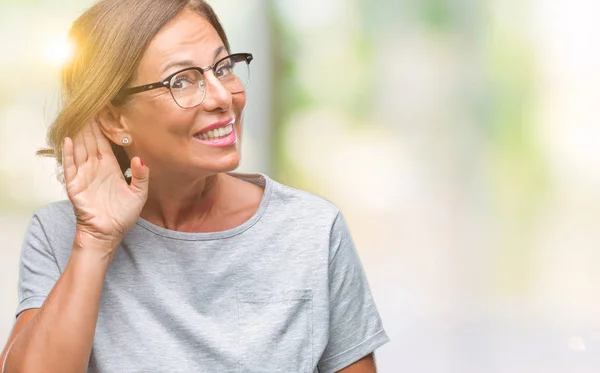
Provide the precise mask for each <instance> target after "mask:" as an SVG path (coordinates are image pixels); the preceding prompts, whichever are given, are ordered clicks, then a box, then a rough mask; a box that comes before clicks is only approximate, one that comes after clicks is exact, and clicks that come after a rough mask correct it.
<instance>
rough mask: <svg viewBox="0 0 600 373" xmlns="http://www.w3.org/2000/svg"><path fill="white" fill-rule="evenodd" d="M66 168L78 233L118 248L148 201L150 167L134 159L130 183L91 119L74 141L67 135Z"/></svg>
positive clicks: (64, 154) (66, 180) (106, 141)
mask: <svg viewBox="0 0 600 373" xmlns="http://www.w3.org/2000/svg"><path fill="white" fill-rule="evenodd" d="M62 163H63V169H64V177H65V186H66V189H67V194H68V196H69V199H70V200H71V203H72V204H73V209H74V211H75V217H76V219H77V233H78V234H84V235H86V236H89V237H91V238H92V239H93V240H95V241H97V242H101V243H103V244H106V245H108V246H109V247H111V248H112V249H115V248H116V247H117V246H118V244H119V243H120V242H121V240H122V239H123V236H124V235H125V233H126V232H127V230H129V228H131V226H133V225H134V224H135V222H136V220H137V218H138V217H139V215H140V212H141V211H142V208H143V207H144V204H145V203H146V198H147V196H148V181H149V177H150V170H149V169H148V167H146V166H144V164H143V163H142V161H141V160H140V158H138V157H134V158H133V159H132V160H131V173H132V179H131V184H127V181H126V180H125V177H124V176H123V174H122V172H121V169H120V167H119V163H118V162H117V159H116V157H115V155H114V153H113V151H112V148H111V146H110V143H109V141H108V139H107V138H106V137H105V136H104V134H103V133H102V131H101V130H100V128H99V126H98V124H97V123H96V122H95V121H92V122H91V123H90V124H88V125H87V126H86V127H85V128H84V129H83V130H82V131H81V132H80V133H79V134H78V135H77V136H76V137H75V140H74V141H73V140H72V139H71V138H68V137H67V138H65V141H64V146H63V159H62Z"/></svg>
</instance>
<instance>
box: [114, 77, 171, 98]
mask: <svg viewBox="0 0 600 373" xmlns="http://www.w3.org/2000/svg"><path fill="white" fill-rule="evenodd" d="M168 86H169V81H168V80H165V81H163V82H156V83H150V84H145V85H141V86H139V87H133V88H125V89H123V90H122V91H121V93H122V94H124V95H132V94H135V93H140V92H145V91H149V90H151V89H157V88H163V87H168Z"/></svg>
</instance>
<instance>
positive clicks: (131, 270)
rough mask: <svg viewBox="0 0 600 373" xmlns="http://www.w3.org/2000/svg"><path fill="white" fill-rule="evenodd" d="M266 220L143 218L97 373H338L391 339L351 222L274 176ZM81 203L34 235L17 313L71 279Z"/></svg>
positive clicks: (98, 352) (35, 227) (97, 355)
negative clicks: (205, 229)
mask: <svg viewBox="0 0 600 373" xmlns="http://www.w3.org/2000/svg"><path fill="white" fill-rule="evenodd" d="M232 175H234V176H236V177H238V178H240V179H243V180H246V181H248V182H252V183H255V184H257V185H260V186H262V187H263V188H264V195H263V198H262V201H261V203H260V206H259V208H258V210H257V211H256V213H255V214H254V216H252V218H250V220H248V221H246V222H245V223H243V224H242V225H240V226H238V227H236V228H233V229H230V230H226V231H222V232H214V233H185V232H177V231H172V230H168V229H165V228H162V227H159V226H156V225H154V224H151V223H150V222H148V221H146V220H144V219H141V218H140V219H139V220H138V222H137V224H136V225H135V226H134V227H133V228H132V229H131V230H130V231H129V232H128V233H127V235H126V236H125V238H124V239H123V241H122V243H121V246H120V247H119V249H118V251H117V253H116V254H115V257H114V259H113V262H112V263H111V266H110V268H109V270H108V273H107V275H106V279H105V281H104V288H103V292H102V298H101V304H100V312H99V316H98V322H97V326H96V334H95V338H94V344H93V349H92V355H91V359H90V365H89V370H88V371H89V372H102V373H104V372H111V373H112V372H144V373H148V372H186V373H187V372H208V373H213V372H219V373H221V372H236V373H240V372H261V373H263V372H282V373H283V372H285V373H290V372H302V373H304V372H306V373H311V372H319V373H329V372H335V371H338V370H340V369H342V368H344V367H346V366H348V365H350V364H351V363H353V362H355V361H357V360H359V359H360V358H362V357H364V356H366V355H368V354H369V353H371V352H372V351H374V350H375V349H376V348H378V347H379V346H381V345H383V344H384V343H386V342H387V341H388V337H387V335H386V333H385V331H384V330H383V326H382V322H381V319H380V317H379V314H378V312H377V309H376V307H375V304H374V302H373V298H372V296H371V292H370V291H369V286H368V284H367V280H366V278H365V275H364V272H363V269H362V266H361V263H360V259H359V257H358V255H357V252H356V249H355V247H354V244H353V242H352V238H351V236H350V233H349V231H348V227H347V226H346V222H345V221H344V218H343V217H342V214H341V213H340V211H339V210H338V208H336V206H335V205H333V204H332V203H330V202H328V201H326V200H324V199H322V198H320V197H317V196H315V195H312V194H310V193H306V192H303V191H299V190H296V189H293V188H290V187H287V186H284V185H282V184H279V183H277V182H275V181H273V180H271V179H270V178H268V177H267V176H265V175H241V174H232ZM74 230H75V217H74V214H73V208H72V206H71V204H70V202H69V201H63V202H57V203H53V204H50V205H48V206H45V207H43V208H42V209H40V210H39V211H38V212H37V213H36V214H35V215H34V217H33V219H32V221H31V224H30V226H29V228H28V231H27V234H26V236H25V240H24V244H23V248H22V253H21V267H20V278H19V300H20V304H19V307H18V310H17V315H18V314H19V313H20V312H22V311H23V310H26V309H29V308H39V307H41V306H42V304H43V302H44V300H45V299H46V296H47V295H48V293H49V292H50V290H51V289H52V287H53V286H54V284H55V283H56V281H57V280H58V277H59V276H60V274H61V273H62V272H63V270H64V269H65V266H66V265H67V261H68V260H69V255H70V251H71V247H72V243H73V237H74Z"/></svg>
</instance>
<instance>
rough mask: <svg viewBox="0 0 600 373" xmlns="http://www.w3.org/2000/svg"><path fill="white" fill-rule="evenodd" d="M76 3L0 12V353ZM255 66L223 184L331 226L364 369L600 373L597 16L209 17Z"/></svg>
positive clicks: (598, 7) (411, 2) (390, 10)
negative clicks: (341, 246) (313, 196)
mask: <svg viewBox="0 0 600 373" xmlns="http://www.w3.org/2000/svg"><path fill="white" fill-rule="evenodd" d="M90 3H91V2H90V1H87V0H86V1H81V0H79V1H75V0H70V1H67V0H53V1H40V0H28V1H16V0H0V76H1V77H2V83H1V84H0V181H1V182H0V237H2V239H3V245H2V246H0V280H1V281H2V282H1V286H0V304H1V306H0V340H5V338H6V336H7V335H8V333H9V331H10V327H11V325H12V321H13V313H14V310H15V309H16V304H17V296H16V283H17V276H18V260H19V258H18V256H19V250H20V244H21V239H22V236H23V233H24V231H25V228H26V226H27V223H28V221H29V219H30V217H31V214H32V213H33V211H35V210H36V209H37V208H39V207H40V206H42V205H44V204H46V203H49V202H51V201H54V200H56V199H63V198H65V194H64V192H63V191H62V189H61V186H60V184H59V183H58V182H56V181H55V174H56V171H55V169H54V163H53V161H51V160H48V159H39V158H36V157H35V155H34V153H35V151H36V150H37V149H38V148H40V147H42V146H43V145H44V143H45V130H46V127H47V125H48V124H49V123H50V122H51V120H52V118H53V116H54V114H55V113H56V110H57V107H58V71H59V67H60V60H61V55H62V45H63V44H62V43H63V41H64V39H65V37H66V34H67V32H68V29H69V27H70V24H71V22H72V21H73V20H74V19H75V18H76V17H77V15H78V14H80V13H81V12H82V11H83V10H84V9H85V8H86V7H87V6H89V4H90ZM210 3H211V4H212V5H213V7H214V8H215V10H216V11H217V13H218V14H219V16H220V17H221V20H222V21H223V23H224V25H225V29H226V30H227V32H228V34H229V36H230V38H231V44H232V47H233V50H234V51H236V52H252V53H254V55H255V60H254V61H253V63H252V82H251V87H250V89H249V98H250V100H249V105H248V109H247V115H246V120H245V126H246V127H245V128H246V129H245V138H244V150H243V154H244V159H243V164H242V167H241V171H248V172H252V171H260V172H266V173H268V174H270V175H271V176H272V177H273V178H275V179H276V180H278V181H281V182H283V183H287V184H289V185H292V186H294V187H297V188H301V189H306V190H309V191H312V192H315V193H318V194H320V195H322V196H324V197H326V198H328V199H330V200H332V201H333V202H335V203H336V204H338V205H339V206H340V207H341V209H342V210H343V211H344V214H345V215H346V217H347V220H348V221H349V224H350V228H351V230H352V233H353V235H354V238H355V241H356V243H357V247H358V249H359V253H360V255H361V258H362V260H363V264H364V267H365V270H366V272H367V275H368V277H369V280H370V283H371V287H372V290H373V293H374V297H375V299H376V301H377V304H378V306H379V309H380V313H381V314H382V317H383V319H384V323H385V326H386V329H387V330H388V333H389V334H390V337H391V338H392V342H391V343H390V344H388V345H386V346H384V347H383V348H381V350H380V351H379V353H378V362H379V367H380V370H381V371H382V372H404V371H407V372H457V373H471V372H473V373H475V372H477V373H479V372H507V373H508V372H510V373H514V372H547V373H553V372H569V373H576V372H598V370H599V369H600V297H598V294H599V291H600V281H599V280H600V274H599V273H598V271H596V268H598V265H599V264H600V251H598V250H597V247H598V242H600V222H599V218H600V198H599V197H600V172H598V171H599V170H600V167H599V166H600V126H599V125H598V123H597V119H596V118H597V107H598V104H597V100H598V97H599V96H598V92H597V87H598V83H600V52H599V51H598V47H597V44H598V43H597V41H596V40H595V35H600V23H599V22H597V20H596V15H597V14H600V12H599V11H600V3H598V2H595V1H591V0H572V1H567V0H546V1H542V0H521V1H517V0H477V1H476V0H452V1H450V0H378V1H375V0H320V1H317V0H245V1H241V0H212V1H210Z"/></svg>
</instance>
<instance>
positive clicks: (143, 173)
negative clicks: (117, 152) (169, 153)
mask: <svg viewBox="0 0 600 373" xmlns="http://www.w3.org/2000/svg"><path fill="white" fill-rule="evenodd" d="M149 181H150V169H149V168H148V167H146V166H144V163H143V162H142V160H141V159H140V158H139V157H133V158H132V159H131V185H130V186H129V188H130V189H131V190H132V191H134V192H136V193H142V194H143V195H144V197H145V196H146V193H148V183H149Z"/></svg>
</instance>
